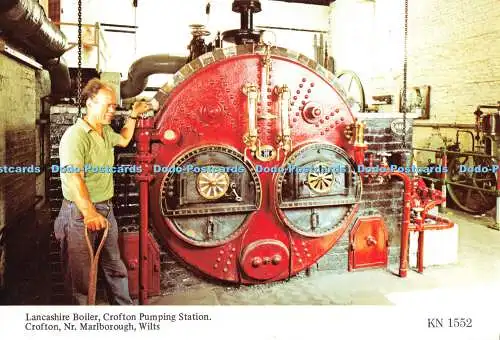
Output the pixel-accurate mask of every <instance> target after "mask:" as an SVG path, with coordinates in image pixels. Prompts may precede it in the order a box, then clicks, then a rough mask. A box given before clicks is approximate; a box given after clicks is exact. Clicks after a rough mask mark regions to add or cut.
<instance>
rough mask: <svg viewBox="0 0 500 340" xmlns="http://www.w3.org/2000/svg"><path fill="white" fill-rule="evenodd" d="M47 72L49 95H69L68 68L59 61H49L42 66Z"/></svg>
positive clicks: (69, 78) (69, 79) (69, 80)
mask: <svg viewBox="0 0 500 340" xmlns="http://www.w3.org/2000/svg"><path fill="white" fill-rule="evenodd" d="M44 67H45V69H47V71H49V75H50V88H51V93H52V94H53V95H55V96H61V97H66V96H69V95H70V90H71V76H70V74H69V69H68V66H67V65H66V64H65V63H64V62H63V61H62V60H61V59H51V60H49V61H47V62H46V63H45V64H44Z"/></svg>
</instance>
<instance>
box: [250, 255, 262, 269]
mask: <svg viewBox="0 0 500 340" xmlns="http://www.w3.org/2000/svg"><path fill="white" fill-rule="evenodd" d="M261 264H262V259H261V258H260V257H254V259H253V260H252V267H255V268H257V267H258V266H260V265H261Z"/></svg>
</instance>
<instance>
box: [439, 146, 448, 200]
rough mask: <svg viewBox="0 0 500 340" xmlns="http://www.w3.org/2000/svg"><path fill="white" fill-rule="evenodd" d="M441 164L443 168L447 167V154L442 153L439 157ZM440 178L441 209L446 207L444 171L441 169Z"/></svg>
mask: <svg viewBox="0 0 500 340" xmlns="http://www.w3.org/2000/svg"><path fill="white" fill-rule="evenodd" d="M441 166H442V167H443V169H444V168H448V156H447V155H446V154H443V157H441ZM441 179H442V180H443V185H442V187H441V194H442V197H443V203H441V209H445V208H446V195H447V193H446V172H444V171H443V173H442V174H441Z"/></svg>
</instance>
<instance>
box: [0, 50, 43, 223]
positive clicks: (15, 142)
mask: <svg viewBox="0 0 500 340" xmlns="http://www.w3.org/2000/svg"><path fill="white" fill-rule="evenodd" d="M35 79H36V75H35V71H34V70H33V69H32V68H29V67H26V66H24V65H22V64H20V63H19V62H17V61H15V60H13V59H11V58H9V57H7V56H5V55H3V54H0V89H1V92H0V102H1V103H2V105H0V165H13V166H29V165H32V164H36V151H35V150H36V141H35V130H36V125H35V120H36V118H37V117H38V113H39V98H38V97H37V95H36V81H35ZM30 146H31V147H30ZM35 182H36V175H26V174H8V175H5V174H2V175H0V183H1V185H0V230H1V229H3V228H4V227H6V226H7V225H9V224H11V223H13V222H15V221H17V220H18V219H19V218H20V216H21V215H22V214H24V213H25V212H26V210H27V209H29V208H30V207H31V208H32V207H33V204H34V203H35V193H36V190H35ZM19 192H24V193H25V194H24V195H17V193H19Z"/></svg>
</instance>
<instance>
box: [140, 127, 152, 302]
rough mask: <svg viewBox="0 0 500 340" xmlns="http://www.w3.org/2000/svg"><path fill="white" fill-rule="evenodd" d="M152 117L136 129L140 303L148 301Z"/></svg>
mask: <svg viewBox="0 0 500 340" xmlns="http://www.w3.org/2000/svg"><path fill="white" fill-rule="evenodd" d="M152 126H153V121H152V119H143V120H141V121H139V123H138V125H137V130H136V142H137V156H136V161H137V163H138V165H139V166H140V167H141V170H142V171H141V173H140V174H138V175H137V176H136V178H137V181H138V182H139V204H140V209H141V210H140V229H139V303H140V304H141V305H145V304H147V303H148V289H149V286H148V276H149V274H148V269H149V268H150V267H149V265H148V235H149V205H148V203H149V202H148V199H149V182H150V181H151V180H152V179H153V177H152V175H151V174H152V170H153V169H152V161H153V157H152V155H151V153H150V147H151V136H152V135H151V129H152Z"/></svg>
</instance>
